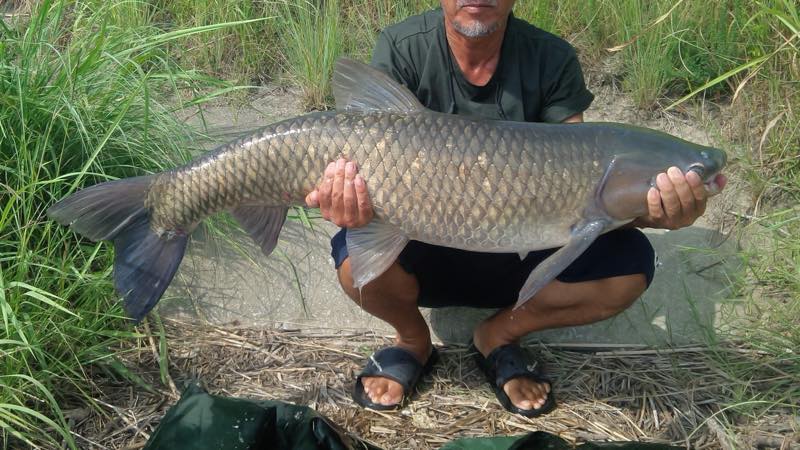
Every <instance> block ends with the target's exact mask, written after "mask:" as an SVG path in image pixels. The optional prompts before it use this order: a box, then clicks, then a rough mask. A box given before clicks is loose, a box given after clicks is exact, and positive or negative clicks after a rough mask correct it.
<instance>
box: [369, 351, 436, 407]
mask: <svg viewBox="0 0 800 450" xmlns="http://www.w3.org/2000/svg"><path fill="white" fill-rule="evenodd" d="M395 347H398V348H401V349H403V350H406V351H407V352H409V353H410V354H411V355H413V356H414V359H416V361H417V362H418V363H419V365H420V367H424V366H426V365H427V364H428V362H429V360H430V358H431V356H432V354H433V353H432V352H433V345H432V344H431V341H430V338H428V339H426V340H420V341H417V342H414V341H408V340H400V339H399V338H398V339H397V340H396V344H395ZM361 383H362V384H363V386H364V393H365V394H366V396H367V397H368V398H369V400H370V401H371V402H372V403H375V404H377V405H383V406H395V405H397V404H399V403H400V402H402V401H403V396H404V395H405V394H410V392H404V389H403V386H402V385H401V384H400V383H399V382H397V381H395V380H392V379H389V378H386V377H383V376H369V377H368V376H365V377H362V378H361Z"/></svg>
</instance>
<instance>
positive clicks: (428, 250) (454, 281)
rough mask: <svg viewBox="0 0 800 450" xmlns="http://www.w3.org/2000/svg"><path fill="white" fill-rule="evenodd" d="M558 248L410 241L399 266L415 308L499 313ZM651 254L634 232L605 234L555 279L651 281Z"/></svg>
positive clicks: (341, 241)
mask: <svg viewBox="0 0 800 450" xmlns="http://www.w3.org/2000/svg"><path fill="white" fill-rule="evenodd" d="M346 231H347V230H345V229H342V230H340V231H339V232H338V233H336V235H334V236H333V238H332V239H331V248H332V250H331V256H332V257H333V260H334V262H335V263H336V268H337V269H338V268H339V266H340V265H341V264H342V262H343V261H344V260H345V259H346V258H347V256H348V254H347V245H346V242H345V233H346ZM556 250H557V249H549V250H540V251H535V252H530V253H528V255H527V256H526V257H525V258H524V259H523V260H520V258H519V254H517V253H511V254H509V253H479V252H470V251H466V250H458V249H454V248H448V247H440V246H437V245H431V244H426V243H424V242H419V241H410V242H409V243H408V245H406V247H405V249H403V251H402V252H401V253H400V256H398V258H397V262H398V263H399V264H400V266H401V267H402V268H403V269H404V270H405V271H406V272H408V273H410V274H413V275H414V276H415V277H416V278H417V281H418V282H419V286H420V294H419V302H418V304H419V306H425V307H428V308H437V307H444V306H471V307H475V308H503V307H506V306H510V305H513V304H514V303H516V301H517V296H518V294H519V290H520V288H522V285H523V284H524V283H525V280H526V279H527V278H528V275H530V273H531V271H532V270H533V269H534V267H536V266H537V265H538V264H539V263H541V262H542V261H544V260H545V258H547V257H548V256H550V255H551V254H553V252H555V251H556ZM654 271H655V252H654V250H653V246H652V245H650V241H649V240H647V237H646V236H645V235H644V233H642V232H641V231H639V230H638V229H635V228H626V229H621V230H614V231H611V232H609V233H606V234H603V235H601V236H600V237H598V238H597V240H596V241H595V242H594V243H592V245H591V246H590V247H589V248H588V249H587V250H586V251H585V252H583V254H582V255H581V256H580V257H578V259H576V260H575V261H573V263H572V264H570V265H569V266H568V267H567V268H566V269H565V270H564V271H563V272H562V273H561V275H559V276H558V277H556V278H557V279H558V280H559V281H562V282H565V283H576V282H580V281H590V280H598V279H602V278H610V277H615V276H621V275H633V274H638V273H641V274H644V275H645V277H647V285H648V286H650V282H651V281H653V272H654Z"/></svg>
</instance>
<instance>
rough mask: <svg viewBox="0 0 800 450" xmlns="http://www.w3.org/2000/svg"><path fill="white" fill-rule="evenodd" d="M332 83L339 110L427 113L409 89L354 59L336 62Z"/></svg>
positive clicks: (343, 59) (341, 59) (342, 59)
mask: <svg viewBox="0 0 800 450" xmlns="http://www.w3.org/2000/svg"><path fill="white" fill-rule="evenodd" d="M332 84H333V96H334V98H335V99H336V109H337V110H338V111H350V112H359V113H370V112H395V113H400V114H411V113H415V112H421V111H424V110H425V107H424V106H422V104H421V103H420V102H419V100H417V97H415V96H414V94H413V93H411V91H409V90H408V89H406V87H405V86H403V85H401V84H400V83H398V82H397V81H395V80H393V79H392V78H391V77H389V76H388V75H386V74H385V73H383V72H381V71H380V70H378V69H376V68H374V67H370V66H368V65H366V64H364V63H361V62H358V61H354V60H352V59H348V58H340V59H339V60H337V61H336V65H335V67H334V72H333V83H332Z"/></svg>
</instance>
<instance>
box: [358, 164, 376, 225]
mask: <svg viewBox="0 0 800 450" xmlns="http://www.w3.org/2000/svg"><path fill="white" fill-rule="evenodd" d="M354 185H355V191H356V201H357V203H358V220H359V222H360V223H361V224H364V225H366V224H367V223H368V222H369V221H370V220H372V216H373V215H374V212H373V211H372V201H371V200H370V198H369V192H367V183H366V182H365V181H364V178H362V177H361V175H360V174H357V175H356V176H355V180H354Z"/></svg>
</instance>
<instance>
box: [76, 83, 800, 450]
mask: <svg viewBox="0 0 800 450" xmlns="http://www.w3.org/2000/svg"><path fill="white" fill-rule="evenodd" d="M587 75H588V78H589V80H590V83H591V85H592V90H593V92H595V94H596V96H597V99H596V101H595V103H594V106H593V107H592V109H591V110H590V111H589V112H588V113H587V117H586V118H587V120H590V121H616V122H627V123H633V124H638V125H643V126H647V127H651V128H656V129H661V130H663V131H667V132H670V133H672V134H675V135H678V136H681V137H684V138H686V139H688V140H692V141H695V142H699V143H704V144H711V143H713V142H718V139H719V136H718V135H717V134H716V133H717V132H716V131H709V130H713V129H714V127H711V128H709V127H708V126H704V124H706V125H707V124H708V123H713V122H714V120H715V119H714V117H713V114H712V113H709V112H707V111H699V112H698V111H679V112H678V113H676V114H671V115H665V114H643V113H641V112H638V111H637V110H636V108H634V107H633V105H632V102H631V101H630V100H629V99H628V98H627V97H626V96H625V95H624V94H622V93H621V92H620V91H619V90H618V89H617V87H616V86H615V84H614V82H613V79H609V78H608V77H607V76H606V75H604V74H603V72H602V71H598V72H589V73H588V74H587ZM299 112H300V108H299V103H298V101H297V95H296V93H295V92H292V91H291V90H286V89H280V88H275V89H273V90H272V91H270V92H267V93H266V94H265V95H262V96H259V97H258V98H257V99H255V100H254V102H253V104H252V107H248V108H244V109H240V110H236V111H235V117H234V118H235V119H236V122H237V123H238V124H253V123H259V122H260V123H269V122H271V121H273V120H275V119H277V118H281V117H288V116H291V115H294V114H297V113H299ZM705 114H711V115H712V117H708V116H705V117H704V115H705ZM231 115H232V111H231V109H230V108H211V109H209V110H207V111H206V112H205V120H207V121H208V122H209V123H217V124H219V123H230V122H231ZM242 128H248V126H247V125H245V126H237V125H234V126H232V127H231V132H232V133H235V132H236V131H238V130H241V129H242ZM732 183H733V185H734V186H735V185H736V183H737V181H736V180H733V182H732ZM726 191H727V192H728V194H725V195H726V198H724V199H723V200H721V201H718V202H716V203H717V206H716V207H715V208H716V209H715V210H713V211H711V212H710V214H709V222H708V226H717V227H718V226H721V225H720V224H722V222H723V220H722V219H724V218H725V216H726V211H728V210H730V209H731V205H736V204H737V203H738V202H741V199H740V198H737V195H738V194H735V192H736V191H737V190H736V189H731V188H729V189H727V190H726ZM164 326H165V333H166V343H167V345H168V358H167V365H168V371H167V372H168V375H169V376H168V378H167V379H162V378H161V374H160V371H159V364H160V362H159V361H160V358H159V351H158V348H159V341H158V338H157V337H155V338H151V339H142V340H140V341H131V342H129V343H127V344H126V345H124V347H123V348H120V349H119V353H118V355H119V358H120V360H121V361H123V363H124V364H125V365H126V367H127V368H128V370H129V371H130V372H132V373H135V374H136V375H138V376H140V377H141V378H142V383H145V384H148V385H149V386H151V387H152V391H148V390H145V389H143V388H142V387H141V386H140V385H136V384H133V383H131V382H130V381H128V380H124V379H121V378H120V377H118V376H117V377H115V376H111V375H110V374H109V373H106V372H99V371H98V372H97V373H96V377H95V378H94V380H95V390H94V392H93V396H94V397H95V399H96V400H97V404H98V405H99V407H100V410H101V411H102V414H98V413H96V412H93V411H89V410H87V409H82V408H76V409H72V410H69V411H68V414H67V415H68V417H69V418H70V420H71V421H72V423H73V425H75V427H74V429H75V431H76V434H77V436H78V441H79V443H80V445H81V446H82V447H84V448H87V449H95V448H115V449H116V448H119V449H121V448H126V449H135V448H141V447H142V446H143V445H144V443H145V442H146V440H147V438H148V437H149V435H150V434H151V433H152V432H153V430H154V429H155V427H156V426H157V425H158V422H159V420H160V419H161V417H162V416H163V414H164V413H165V411H166V410H167V409H168V408H169V406H170V405H172V404H174V402H175V401H176V400H177V399H178V396H179V393H180V390H181V389H182V386H184V383H185V382H187V381H192V380H200V382H201V383H202V384H204V385H205V386H206V387H207V388H208V389H209V391H210V392H211V393H215V394H221V395H228V396H240V397H247V398H253V399H272V400H282V401H287V402H294V403H297V404H303V405H308V406H311V407H313V408H316V409H317V410H319V411H320V412H321V413H323V414H325V415H327V416H328V417H329V418H331V419H332V420H333V421H334V422H336V423H338V424H340V425H341V426H343V427H344V428H345V429H346V430H348V431H350V432H352V433H355V434H357V435H359V436H361V437H363V438H365V439H367V440H369V441H371V442H373V443H374V444H376V445H378V446H380V447H382V448H385V449H401V448H411V449H417V448H420V449H433V448H438V447H440V446H441V445H443V444H444V443H446V442H448V441H450V440H452V439H454V438H456V437H464V436H486V435H516V434H523V433H526V432H529V431H535V430H544V431H549V432H552V433H555V434H558V435H560V436H562V437H563V438H565V439H568V440H570V441H573V442H584V441H589V440H591V441H625V440H640V441H647V442H671V443H674V444H676V445H682V446H686V447H687V448H698V449H706V448H709V449H717V448H722V449H733V448H755V447H758V448H782V449H784V448H800V424H799V423H798V420H797V418H793V417H788V416H769V417H758V418H749V419H747V420H742V421H741V422H736V423H733V424H729V423H727V422H726V421H725V420H724V416H723V415H722V414H720V413H719V412H720V411H721V410H722V409H723V408H724V404H725V402H727V401H729V400H730V399H731V398H732V395H733V394H732V393H733V392H734V391H735V390H736V389H737V383H740V381H739V380H731V379H728V378H727V376H726V375H725V374H724V373H723V372H721V371H720V370H719V369H717V368H716V367H715V366H714V364H713V361H712V356H713V354H712V353H713V352H712V351H711V350H709V349H706V348H704V347H700V346H694V347H680V348H671V349H666V350H651V349H647V348H631V347H625V348H621V347H617V348H614V347H613V346H611V347H610V348H606V349H604V350H601V351H598V350H597V349H596V348H591V347H590V346H587V347H583V348H575V347H573V348H564V347H554V346H549V347H548V346H538V347H535V348H534V349H533V350H534V351H536V352H538V354H539V356H540V358H541V360H542V361H543V362H544V364H545V365H546V370H547V373H548V375H549V376H550V377H551V378H552V379H553V380H555V392H557V395H558V402H559V407H558V408H557V409H556V411H554V412H553V413H551V414H550V415H547V416H546V417H544V418H540V419H526V418H523V417H519V416H514V415H511V414H508V413H506V412H505V411H504V410H503V409H502V408H501V407H500V406H499V405H498V404H497V402H496V400H495V399H494V395H493V393H492V392H491V390H490V389H489V387H488V385H487V384H486V383H484V382H483V378H482V376H481V374H480V373H479V372H478V371H477V369H476V367H475V365H474V363H473V362H472V360H471V356H470V355H469V354H468V353H467V350H466V348H464V347H462V346H458V345H450V346H447V347H443V348H442V349H441V350H442V354H443V361H442V362H441V364H439V365H438V367H437V368H436V369H435V371H434V373H433V375H432V376H431V377H429V378H428V379H427V380H426V382H424V383H423V384H422V386H421V389H420V393H419V394H418V395H417V396H416V397H415V398H414V400H413V401H412V402H410V403H409V404H407V405H406V406H405V407H404V408H403V409H401V410H399V411H397V412H375V411H369V410H364V409H361V408H359V407H357V406H356V405H355V404H354V403H353V401H352V400H351V398H350V390H351V389H352V383H353V378H354V375H355V374H356V373H358V371H359V370H360V368H361V365H362V364H363V361H364V359H365V358H366V357H367V356H368V355H369V354H370V353H371V352H372V351H374V350H375V349H378V348H380V347H382V346H385V345H388V344H389V343H390V338H389V337H386V336H381V335H376V334H372V333H363V332H357V333H356V332H348V331H342V330H330V329H328V330H326V329H319V330H316V331H307V330H304V331H303V332H299V331H297V330H289V329H259V328H253V327H250V328H246V327H238V326H236V325H229V326H213V325H202V324H197V323H193V324H187V323H184V322H180V321H176V320H165V323H164ZM143 331H148V332H149V329H147V330H143ZM589 350H591V351H589ZM715 351H718V352H719V351H722V352H733V353H735V354H737V355H740V356H741V358H743V360H747V359H752V360H757V359H758V354H755V353H750V352H748V351H744V350H739V349H736V348H733V347H730V348H728V347H723V348H720V349H716V350H715ZM752 363H753V364H755V363H756V362H752ZM750 382H751V383H761V384H763V386H764V389H768V388H769V380H751V381H750Z"/></svg>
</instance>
